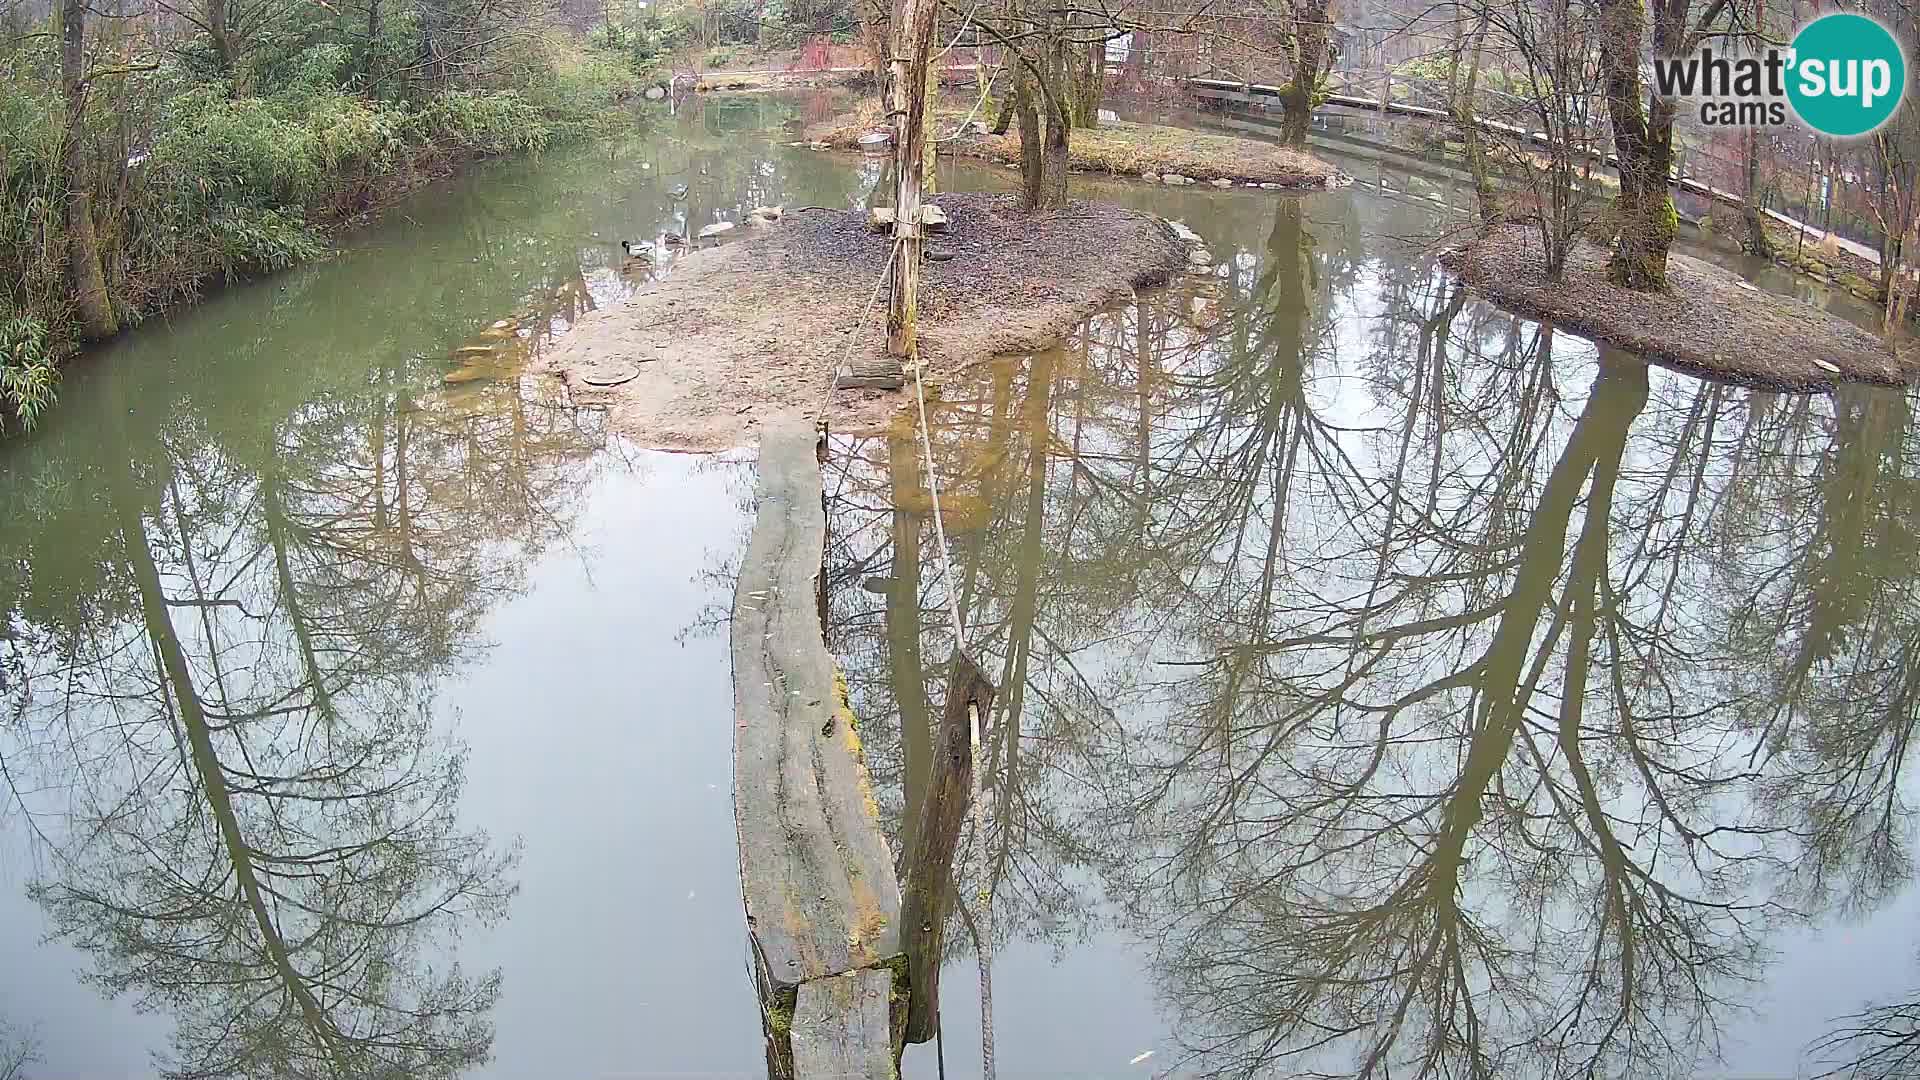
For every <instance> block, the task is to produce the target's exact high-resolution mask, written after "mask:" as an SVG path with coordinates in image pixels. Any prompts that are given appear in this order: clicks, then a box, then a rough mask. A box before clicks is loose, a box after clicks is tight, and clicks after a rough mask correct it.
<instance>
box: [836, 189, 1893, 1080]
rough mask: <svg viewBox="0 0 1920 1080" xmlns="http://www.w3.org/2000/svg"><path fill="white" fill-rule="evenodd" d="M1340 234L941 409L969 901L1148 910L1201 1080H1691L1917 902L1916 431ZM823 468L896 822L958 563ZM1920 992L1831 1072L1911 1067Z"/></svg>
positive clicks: (1881, 414) (1035, 915) (919, 494)
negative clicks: (985, 894)
mask: <svg viewBox="0 0 1920 1080" xmlns="http://www.w3.org/2000/svg"><path fill="white" fill-rule="evenodd" d="M1357 236H1358V230H1357V229H1355V228H1353V227H1351V223H1345V222H1340V221H1332V222H1316V221H1312V220H1310V219H1309V217H1308V215H1307V214H1306V212H1305V211H1304V208H1303V206H1302V204H1300V203H1297V202H1283V203H1280V204H1279V206H1278V207H1277V208H1276V209H1275V211H1274V216H1273V220H1272V225H1271V228H1270V229H1269V230H1268V232H1267V234H1266V236H1265V239H1264V243H1263V244H1262V246H1261V247H1260V248H1259V249H1258V250H1255V251H1251V252H1245V253H1242V254H1243V256H1252V257H1250V258H1248V257H1243V258H1241V259H1238V260H1236V261H1232V262H1230V263H1228V264H1227V268H1226V270H1225V271H1224V272H1223V275H1222V276H1221V277H1220V278H1219V279H1217V280H1216V281H1215V282H1214V283H1213V284H1212V285H1211V286H1210V287H1208V288H1210V289H1211V290H1213V291H1216V292H1222V293H1224V295H1221V296H1219V297H1218V298H1217V303H1218V304H1219V305H1220V306H1222V307H1225V308H1226V309H1228V310H1229V311H1230V314H1229V315H1228V316H1227V318H1225V319H1224V320H1221V321H1218V322H1216V321H1215V320H1214V318H1212V317H1211V312H1212V311H1213V310H1214V305H1215V303H1216V298H1215V297H1214V296H1213V295H1211V293H1210V292H1209V291H1207V289H1203V290H1201V291H1200V292H1199V293H1198V294H1195V295H1188V294H1181V293H1176V294H1173V295H1170V296H1162V297H1155V298H1147V299H1143V300H1141V301H1138V302H1136V303H1135V304H1133V305H1131V306H1129V307H1127V308H1125V309H1123V310H1120V311H1116V312H1113V313H1110V314H1107V315H1103V316H1100V317H1098V318H1096V319H1094V320H1092V321H1091V322H1090V323H1089V324H1088V325H1087V326H1086V327H1085V328H1084V329H1083V331H1082V332H1081V333H1080V334H1079V335H1078V336H1076V337H1075V338H1074V339H1072V340H1070V341H1069V342H1067V343H1066V344H1065V345H1063V346H1062V347H1061V348H1059V349H1056V350H1053V351H1050V352H1048V353H1044V354H1041V355H1037V356H1034V357H1031V358H1028V359H1025V360H1012V361H1002V362H999V363H997V364H995V365H993V366H992V367H990V368H988V369H986V371H985V372H984V373H983V374H982V375H981V376H980V377H979V378H977V379H973V380H969V381H966V382H963V383H958V384H953V385H949V386H947V387H945V388H944V389H943V390H942V392H941V395H940V400H939V401H937V402H935V403H932V407H933V409H934V411H935V417H934V421H933V422H934V426H935V429H936V430H935V432H934V441H935V446H936V450H935V452H936V456H937V457H938V459H939V461H940V466H941V470H942V476H941V487H942V496H943V501H944V502H943V505H945V506H946V507H947V508H948V513H949V520H948V526H949V529H950V530H951V531H952V532H953V534H954V535H953V546H954V550H955V557H956V567H955V573H956V577H957V579H958V580H957V583H956V590H957V592H958V596H959V599H960V603H961V606H962V609H963V611H964V613H965V615H966V618H967V622H968V625H969V627H971V628H973V629H972V637H973V640H971V641H970V642H969V644H970V645H971V646H973V647H974V648H976V649H977V650H979V651H981V652H983V653H985V654H986V655H987V656H989V657H991V658H992V661H993V665H990V670H993V671H994V672H995V673H996V674H997V676H998V677H999V680H1000V681H1001V683H1002V687H1003V689H1002V693H1001V696H1000V704H999V705H998V706H997V707H996V715H995V716H994V718H993V725H992V729H991V732H992V734H991V746H990V749H989V751H988V757H989V762H988V769H989V772H988V776H989V778H990V779H989V783H990V784H991V791H990V795H989V797H990V798H991V799H992V800H993V824H992V827H991V831H990V834H989V835H988V836H986V837H982V838H976V839H975V842H974V844H973V845H972V847H971V848H969V851H968V854H967V856H966V860H967V861H966V865H965V866H964V867H963V869H962V874H963V876H964V878H965V881H964V883H963V886H962V895H963V896H971V895H973V894H974V893H975V892H976V891H977V890H978V889H980V888H982V887H991V888H993V889H994V890H995V896H996V913H997V915H998V916H999V918H1000V920H1001V926H1000V929H1001V931H1002V937H1003V938H1015V937H1030V938H1037V939H1041V940H1047V941H1051V942H1054V943H1056V945H1059V944H1064V943H1065V942H1067V941H1070V940H1072V939H1074V938H1075V937H1076V936H1077V935H1079V934H1082V933H1085V932H1088V931H1090V930H1091V929H1094V928H1095V925H1096V923H1097V922H1098V921H1099V920H1101V919H1103V918H1106V917H1108V916H1109V915H1110V916H1111V918H1112V919H1113V920H1114V921H1116V922H1119V923H1122V924H1124V925H1125V926H1126V928H1127V929H1128V930H1130V931H1131V932H1132V933H1133V934H1134V935H1136V936H1137V937H1138V938H1139V939H1141V940H1143V941H1145V942H1148V943H1149V945H1148V948H1149V949H1150V952H1151V958H1150V960H1149V967H1150V969H1151V970H1152V972H1153V975H1154V979H1155V984H1156V987H1157V989H1158V991H1159V994H1160V997H1161V998H1162V1000H1163V1002H1164V1003H1165V1004H1166V1006H1167V1007H1168V1009H1169V1011H1170V1013H1171V1014H1172V1016H1173V1018H1174V1020H1175V1025H1174V1026H1175V1029H1176V1033H1177V1036H1178V1038H1179V1039H1180V1041H1181V1043H1182V1045H1183V1048H1184V1057H1183V1059H1182V1066H1183V1067H1184V1068H1185V1069H1189V1070H1192V1071H1195V1072H1198V1073H1202V1074H1207V1075H1252V1074H1256V1073H1261V1072H1263V1071H1266V1070H1277V1071H1279V1072H1281V1073H1283V1074H1287V1075H1294V1074H1301V1075H1328V1076H1350V1075H1363V1076H1378V1077H1385V1076H1388V1075H1391V1076H1394V1077H1405V1076H1434V1077H1454V1076H1463V1077H1471V1076H1484V1077H1507V1076H1572V1075H1582V1076H1618V1077H1627V1076H1641V1075H1691V1074H1692V1073H1693V1071H1694V1069H1695V1066H1696V1064H1697V1062H1698V1061H1699V1060H1700V1058H1701V1056H1702V1054H1703V1053H1705V1054H1711V1052H1712V1048H1713V1047H1714V1046H1715V1045H1716V1042H1717V1039H1718V1033H1719V1030H1720V1027H1721V1025H1722V1024H1723V1023H1724V1022H1725V1020H1726V1019H1727V1018H1728V1017H1729V1016H1730V1015H1731V1011H1732V1010H1733V1009H1735V1008H1736V1007H1737V1006H1738V1005H1739V1004H1741V1003H1742V1002H1744V1001H1746V1000H1748V999H1749V997H1750V994H1751V990H1752V984H1753V983H1754V981H1755V980H1758V979H1760V978H1762V977H1763V976H1764V974H1765V970H1766V966H1765V965H1766V961H1767V958H1768V948H1769V941H1770V940H1771V938H1772V932H1773V931H1775V930H1777V929H1778V928H1779V927H1781V926H1783V925H1786V924H1789V923H1792V922H1795V921H1800V920H1808V919H1813V918H1818V917H1825V916H1828V915H1829V914H1831V913H1833V912H1836V911H1840V910H1847V909H1852V910H1859V909H1863V908H1868V907H1871V906H1874V905H1876V904H1878V903H1880V902H1882V901H1883V900H1884V899H1886V898H1887V897H1888V896H1889V895H1890V893H1891V892H1892V891H1893V890H1895V889H1897V888H1899V887H1902V886H1904V884H1905V883H1906V882H1907V880H1908V879H1909V878H1910V876H1911V866H1910V849H1911V838H1910V836H1909V833H1910V819H1911V805H1910V802H1909V797H1908V790H1907V789H1908V787H1909V785H1908V784H1907V783H1906V782H1905V781H1904V780H1903V778H1902V775H1901V774H1902V770H1903V768H1904V765H1905V757H1906V747H1907V743H1908V738H1909V733H1910V732H1911V730H1912V725H1913V717H1914V715H1915V709H1914V704H1913V702H1914V696H1913V693H1914V688H1915V687H1916V686H1920V683H1916V679H1917V678H1920V665H1916V664H1915V663H1914V662H1913V661H1914V659H1915V651H1914V646H1915V644H1916V642H1920V638H1917V637H1916V633H1920V621H1916V619H1915V618H1913V617H1912V616H1911V614H1910V611H1912V610H1915V606H1914V605H1913V604H1912V603H1911V602H1910V600H1911V596H1910V591H1911V589H1912V587H1913V586H1912V585H1911V583H1912V582H1913V581H1915V580H1916V571H1917V570H1920V565H1916V551H1915V542H1914V541H1913V539H1912V536H1913V534H1914V529H1913V514H1914V510H1915V496H1914V486H1913V484H1912V483H1911V481H1910V480H1909V479H1908V478H1909V477H1910V476H1911V474H1912V473H1913V472H1914V468H1913V465H1914V461H1913V457H1914V449H1913V448H1914V447H1915V446H1916V445H1920V444H1917V443H1916V440H1915V437H1914V436H1915V431H1914V424H1913V417H1912V413H1911V410H1910V409H1909V407H1908V405H1907V403H1906V402H1905V401H1904V400H1903V399H1902V398H1901V397H1900V396H1899V395H1898V394H1893V393H1888V392H1883V391H1868V390H1849V391H1843V392H1842V393H1840V394H1838V395H1836V396H1835V397H1834V398H1832V399H1826V398H1817V399H1816V398H1807V397H1796V396H1781V395H1772V394H1765V393H1756V392H1750V391H1745V390H1739V389H1735V388H1730V387H1725V386H1719V385H1715V384H1709V383H1703V382H1699V381H1696V380H1692V379H1688V378H1685V377H1682V376H1679V375H1675V374H1673V373H1670V372H1665V371H1660V370H1657V369H1655V370H1649V369H1648V368H1647V367H1646V366H1645V365H1643V364H1642V363H1640V362H1639V361H1637V360H1634V359H1632V358H1630V357H1626V356H1622V355H1617V354H1614V353H1611V352H1608V351H1605V350H1602V351H1600V352H1598V353H1597V354H1596V352H1595V351H1594V350H1593V348H1592V347H1591V346H1589V345H1586V344H1584V343H1582V342H1579V341H1577V340H1575V339H1572V338H1568V337H1564V336H1562V335H1558V334H1556V333H1555V332H1554V331H1553V330H1552V329H1551V328H1550V327H1544V326H1540V325H1537V324H1533V323H1528V322H1524V321H1522V320H1517V319H1514V318H1512V317H1510V316H1506V315H1503V314H1501V313H1500V312H1498V311H1496V310H1493V309H1490V308H1487V307H1485V306H1483V305H1480V304H1477V303H1472V302H1469V300H1468V298H1467V297H1466V295H1465V294H1464V293H1463V292H1461V291H1460V290H1459V289H1458V288H1457V286H1455V285H1453V284H1452V283H1450V282H1448V281H1447V280H1446V279H1445V278H1444V277H1441V276H1436V275H1435V274H1434V273H1433V272H1432V271H1431V270H1430V269H1428V268H1427V267H1426V266H1425V265H1424V264H1423V260H1419V259H1410V258H1405V257H1402V256H1399V255H1396V254H1394V253H1391V252H1384V253H1370V252H1366V251H1363V250H1360V249H1359V247H1358V246H1357V242H1356V240H1355V239H1354V238H1355V237H1357ZM1355 316H1359V317H1355ZM1356 327H1359V328H1361V329H1358V330H1357V329H1356ZM1359 334H1365V335H1368V336H1366V337H1365V338H1360V337H1357V336H1356V335H1359ZM844 450H845V453H843V454H841V455H840V458H839V462H840V466H841V474H840V475H838V476H837V477H835V478H834V479H831V480H830V481H829V489H830V491H834V492H836V493H837V494H836V496H835V498H836V501H835V503H834V509H833V516H834V543H833V546H832V550H831V551H830V552H829V560H830V565H829V580H830V584H831V585H833V586H834V592H833V597H834V598H833V601H832V620H831V621H832V630H831V633H832V635H833V637H834V643H835V647H836V649H837V650H838V651H839V652H840V653H841V654H842V656H843V657H844V658H845V662H846V663H847V665H848V667H849V672H848V678H849V683H850V686H851V687H852V689H853V693H854V695H855V709H856V712H858V713H859V714H860V715H861V716H863V717H872V718H874V720H875V721H878V722H876V723H872V724H870V725H869V728H868V732H867V739H866V741H867V745H868V747H869V752H870V755H871V759H872V762H873V764H874V766H875V768H876V770H877V771H878V772H879V773H880V774H881V775H882V777H883V778H885V779H888V780H892V781H894V782H895V783H903V784H904V786H905V790H906V791H907V792H908V793H909V794H908V795H907V803H908V805H909V806H910V805H911V802H912V798H913V795H912V793H913V792H914V791H915V789H916V787H917V785H918V783H920V781H919V780H918V779H917V778H919V777H921V776H923V775H924V769H925V767H926V766H925V760H926V756H925V755H926V750H925V747H926V745H927V744H926V740H927V732H926V727H925V725H926V716H927V715H928V706H927V701H928V700H929V698H930V696H933V695H938V693H939V687H938V685H936V684H935V683H934V682H932V681H931V680H932V679H935V678H937V676H938V671H937V668H938V665H929V664H926V663H924V662H922V661H921V660H920V659H919V657H918V653H916V652H915V651H914V650H912V649H907V648H903V647H902V644H903V643H904V642H908V641H910V640H912V639H913V638H914V637H915V636H916V635H915V634H913V633H912V632H911V631H910V630H909V629H908V628H909V627H917V628H918V631H919V634H920V635H924V636H925V637H926V639H927V641H928V644H926V645H924V646H922V647H921V651H924V652H926V654H927V655H929V656H932V655H944V649H945V648H946V644H945V635H944V634H943V627H944V621H945V620H944V618H943V616H942V614H941V605H942V604H944V596H945V593H944V591H943V587H942V585H941V582H940V578H939V575H938V574H936V573H930V572H927V571H926V570H925V569H924V568H926V567H929V566H937V565H938V563H937V559H938V555H937V552H935V551H934V550H933V548H932V544H933V536H932V531H931V530H930V529H927V528H925V520H924V519H925V517H926V514H925V513H924V510H925V507H926V503H927V500H926V494H925V491H924V481H923V480H922V479H921V478H920V477H919V476H918V467H917V466H916V465H915V464H913V463H912V461H911V458H910V456H908V455H910V453H911V450H912V444H911V443H910V442H908V441H907V440H906V439H905V438H904V437H903V438H894V439H887V440H877V439H876V440H866V441H855V442H852V443H850V444H849V445H847V446H846V447H844ZM903 459H904V460H903ZM1809 516H1811V517H1812V520H1813V521H1814V527H1813V528H1811V529H1809V528H1807V527H1806V526H1805V525H1804V524H1803V523H1804V522H1805V521H1806V520H1807V519H1808V517H1809ZM848 586H864V587H848ZM934 642H939V644H938V645H936V644H933V643H934ZM932 700H935V701H937V696H933V697H932ZM896 702H905V704H904V705H897V704H896ZM902 716H904V717H905V718H906V719H905V722H904V724H903V727H904V730H900V729H895V730H893V731H889V730H887V723H888V720H887V718H895V719H894V720H893V721H892V722H893V723H896V724H899V723H901V722H900V721H899V720H898V719H897V718H899V717H902ZM885 786H886V785H883V787H885ZM902 809H903V807H901V806H891V807H888V808H887V811H888V812H889V813H890V814H893V815H896V816H897V815H899V814H900V813H901V812H902ZM1103 913H1105V914H1103ZM948 941H949V942H951V943H952V947H953V948H954V949H955V950H956V953H959V952H964V951H966V941H965V936H964V935H949V937H948ZM1914 1011H1915V1010H1914V1008H1913V1006H1911V1005H1904V1006H1889V1007H1887V1008H1885V1009H1883V1010H1881V1011H1880V1012H1877V1013H1873V1014H1869V1015H1866V1016H1863V1017H1861V1018H1858V1019H1857V1020H1856V1021H1855V1022H1854V1026H1853V1027H1851V1028H1847V1029H1844V1030H1842V1031H1839V1032H1837V1033H1836V1038H1837V1040H1838V1041H1837V1042H1836V1044H1835V1045H1833V1046H1830V1047H1827V1048H1826V1049H1828V1050H1830V1051H1832V1052H1834V1053H1838V1054H1839V1055H1840V1057H1839V1058H1836V1060H1839V1061H1844V1060H1851V1059H1852V1058H1853V1057H1858V1056H1860V1054H1862V1053H1865V1054H1869V1055H1875V1054H1877V1055H1878V1056H1877V1057H1870V1058H1869V1060H1870V1062H1871V1061H1877V1062H1879V1063H1880V1064H1879V1065H1877V1066H1876V1068H1878V1070H1879V1071H1877V1072H1874V1073H1873V1075H1886V1076H1890V1075H1894V1072H1893V1068H1892V1067H1891V1066H1888V1065H1886V1064H1885V1063H1886V1062H1888V1061H1894V1060H1906V1059H1905V1058H1897V1055H1900V1054H1905V1053H1909V1052H1911V1049H1912V1047H1913V1046H1914V1045H1915V1044H1916V1039H1915V1037H1914V1036H1913V1035H1911V1034H1909V1033H1911V1032H1912V1031H1913V1030H1914V1029H1913V1025H1912V1022H1911V1018H1912V1015H1913V1013H1914ZM1883 1020H1885V1021H1887V1022H1889V1023H1890V1025H1891V1026H1884V1027H1883V1025H1882V1021H1883Z"/></svg>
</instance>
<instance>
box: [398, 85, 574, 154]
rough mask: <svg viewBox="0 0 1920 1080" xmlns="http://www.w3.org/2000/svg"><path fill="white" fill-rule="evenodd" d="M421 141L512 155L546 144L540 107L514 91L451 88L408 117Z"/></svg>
mask: <svg viewBox="0 0 1920 1080" xmlns="http://www.w3.org/2000/svg"><path fill="white" fill-rule="evenodd" d="M409 127H410V128H411V130H412V132H413V133H414V134H415V135H416V136H417V137H418V139H419V140H420V141H423V142H431V143H433V144H435V145H437V146H440V147H442V148H445V149H449V150H459V151H464V152H467V153H474V154H510V153H513V152H515V151H527V150H539V149H540V148H541V147H543V146H545V145H546V141H547V127H546V124H545V123H544V121H543V120H542V118H541V116H540V112H539V110H537V109H535V108H534V107H533V105H532V104H530V103H529V102H527V100H526V99H525V98H522V97H521V96H520V94H519V93H518V92H517V91H513V90H484V91H483V90H448V91H446V92H444V93H442V94H439V95H437V96H436V97H434V99H433V100H432V101H430V102H428V103H427V105H426V106H425V107H424V108H422V109H421V110H420V111H419V112H417V113H415V114H414V115H413V117H411V118H410V120H409Z"/></svg>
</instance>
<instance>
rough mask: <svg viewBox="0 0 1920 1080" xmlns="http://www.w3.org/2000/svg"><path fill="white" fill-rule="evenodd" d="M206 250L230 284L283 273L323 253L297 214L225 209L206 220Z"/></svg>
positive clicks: (323, 248)
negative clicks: (232, 281)
mask: <svg viewBox="0 0 1920 1080" xmlns="http://www.w3.org/2000/svg"><path fill="white" fill-rule="evenodd" d="M206 235H207V247H208V249H209V250H210V251H211V252H212V253H213V259H214V262H215V263H217V264H218V266H219V268H220V273H221V275H222V276H224V277H225V278H227V279H228V280H229V281H231V280H234V279H236V278H241V277H246V276H248V275H251V274H266V273H272V272H274V271H276V270H285V269H287V268H288V267H290V266H293V265H294V264H296V263H302V262H306V261H307V260H309V259H317V258H319V257H320V256H321V255H323V254H325V253H326V250H327V245H326V243H325V241H323V240H321V239H320V237H319V236H318V235H317V234H315V233H314V232H313V230H311V229H309V228H307V223H306V221H305V220H304V219H303V218H302V217H301V216H300V215H299V214H298V213H297V212H292V211H286V210H261V209H256V208H253V207H247V206H224V207H221V208H220V209H219V210H216V211H215V212H214V213H213V214H212V215H210V216H209V217H208V218H207V227H206Z"/></svg>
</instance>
